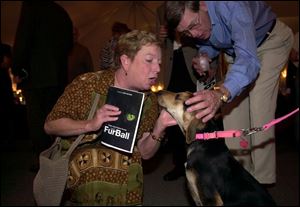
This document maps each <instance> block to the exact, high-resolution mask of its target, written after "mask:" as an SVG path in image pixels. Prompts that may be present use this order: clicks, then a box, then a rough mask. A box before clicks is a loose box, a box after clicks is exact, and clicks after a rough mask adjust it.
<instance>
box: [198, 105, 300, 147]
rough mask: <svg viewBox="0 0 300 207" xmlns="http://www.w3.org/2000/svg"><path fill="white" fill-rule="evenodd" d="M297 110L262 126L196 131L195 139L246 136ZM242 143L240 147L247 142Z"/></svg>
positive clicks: (264, 128)
mask: <svg viewBox="0 0 300 207" xmlns="http://www.w3.org/2000/svg"><path fill="white" fill-rule="evenodd" d="M298 111H299V108H297V109H295V110H294V111H292V112H290V113H288V114H287V115H285V116H282V117H280V118H277V119H274V120H272V121H270V122H269V123H267V124H265V125H263V126H262V127H254V128H250V129H240V130H226V131H214V132H209V133H198V134H196V139H203V140H206V139H217V138H230V137H241V136H248V135H251V134H254V133H257V132H260V131H266V130H268V129H269V128H270V127H272V126H274V125H275V124H277V123H279V122H281V121H283V120H284V119H286V118H288V117H289V116H292V115H293V114H295V113H296V112H298ZM243 141H244V143H242V142H241V143H240V144H241V146H242V147H247V146H246V145H247V144H248V143H245V142H247V141H246V140H243Z"/></svg>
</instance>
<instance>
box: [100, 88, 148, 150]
mask: <svg viewBox="0 0 300 207" xmlns="http://www.w3.org/2000/svg"><path fill="white" fill-rule="evenodd" d="M144 96H145V95H144V93H142V92H139V91H134V90H129V89H124V88H118V87H114V86H111V87H109V89H108V94H107V97H106V104H110V105H114V106H117V107H118V108H119V109H120V110H121V114H120V115H119V119H118V120H117V121H113V122H106V123H104V124H103V129H102V134H101V143H102V144H103V145H105V146H108V147H111V148H114V149H117V150H121V151H123V152H128V153H132V151H133V148H134V143H135V139H136V136H137V131H138V127H139V122H140V117H141V113H142V108H143V102H144Z"/></svg>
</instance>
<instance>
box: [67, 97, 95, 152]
mask: <svg viewBox="0 0 300 207" xmlns="http://www.w3.org/2000/svg"><path fill="white" fill-rule="evenodd" d="M99 98H100V94H98V93H96V96H95V99H94V102H93V105H92V108H91V111H90V113H89V116H88V118H87V120H90V119H92V118H93V116H94V113H95V111H96V109H97V104H98V102H99ZM84 135H85V134H81V135H79V136H78V137H77V138H76V140H75V141H74V142H73V143H72V145H71V146H70V148H69V149H68V151H67V152H66V156H70V155H71V154H72V152H73V151H74V149H75V148H76V147H77V146H78V144H79V143H80V142H81V140H82V139H83V137H84Z"/></svg>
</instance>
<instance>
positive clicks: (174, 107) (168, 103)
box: [157, 91, 205, 144]
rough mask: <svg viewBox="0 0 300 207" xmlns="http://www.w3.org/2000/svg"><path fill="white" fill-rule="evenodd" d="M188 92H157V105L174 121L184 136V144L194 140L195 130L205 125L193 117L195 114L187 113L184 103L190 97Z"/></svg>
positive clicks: (190, 94)
mask: <svg viewBox="0 0 300 207" xmlns="http://www.w3.org/2000/svg"><path fill="white" fill-rule="evenodd" d="M192 96H193V94H192V93H191V92H189V91H185V92H179V93H174V92H171V91H159V92H157V97H158V103H159V105H160V106H161V107H163V108H165V109H166V111H168V112H169V113H170V114H171V115H172V116H173V118H174V119H176V121H177V123H178V125H179V127H180V129H181V131H182V132H183V134H184V135H185V138H186V143H187V144H190V143H191V142H192V141H194V140H195V135H196V132H197V130H202V129H204V127H205V124H204V123H202V121H200V120H198V119H197V118H196V117H195V113H190V112H187V111H186V109H187V106H186V104H185V101H186V100H187V99H189V98H190V97H192Z"/></svg>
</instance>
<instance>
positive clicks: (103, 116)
mask: <svg viewBox="0 0 300 207" xmlns="http://www.w3.org/2000/svg"><path fill="white" fill-rule="evenodd" d="M121 113H122V112H121V111H120V109H119V108H118V107H116V106H113V105H109V104H105V105H103V106H102V107H101V108H99V109H98V110H97V111H96V113H95V115H94V117H93V119H91V120H90V122H89V124H88V128H89V129H90V131H97V130H98V129H100V128H101V126H102V125H103V123H104V122H110V121H116V120H118V118H119V117H118V116H119V115H120V114H121Z"/></svg>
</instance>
